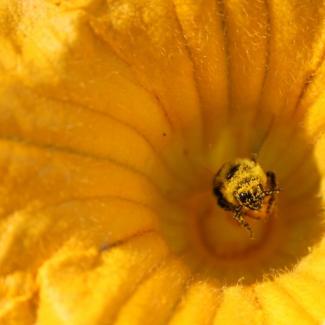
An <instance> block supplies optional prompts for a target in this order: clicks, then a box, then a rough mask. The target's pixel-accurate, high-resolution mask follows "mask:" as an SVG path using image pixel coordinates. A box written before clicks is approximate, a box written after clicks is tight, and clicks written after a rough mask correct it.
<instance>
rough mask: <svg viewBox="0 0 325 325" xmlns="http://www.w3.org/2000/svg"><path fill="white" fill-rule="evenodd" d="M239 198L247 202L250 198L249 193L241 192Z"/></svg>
mask: <svg viewBox="0 0 325 325" xmlns="http://www.w3.org/2000/svg"><path fill="white" fill-rule="evenodd" d="M239 198H240V200H241V201H243V202H245V201H246V200H247V199H248V196H247V193H240V194H239Z"/></svg>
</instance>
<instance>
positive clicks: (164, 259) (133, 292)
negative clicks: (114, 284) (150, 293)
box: [110, 253, 173, 324]
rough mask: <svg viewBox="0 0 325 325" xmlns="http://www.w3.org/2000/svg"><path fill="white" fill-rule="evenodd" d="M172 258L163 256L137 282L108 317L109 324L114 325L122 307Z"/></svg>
mask: <svg viewBox="0 0 325 325" xmlns="http://www.w3.org/2000/svg"><path fill="white" fill-rule="evenodd" d="M172 257H173V254H172V253H169V254H168V255H167V256H165V257H164V258H163V259H162V260H161V261H160V262H159V263H157V264H156V265H155V266H154V267H153V268H152V269H151V270H150V271H149V272H148V274H147V275H146V276H145V277H143V278H142V279H140V280H139V282H138V283H137V284H136V285H135V286H134V287H133V289H132V290H131V291H130V293H129V295H128V296H127V297H125V300H124V301H123V302H122V303H120V305H119V307H117V308H116V309H115V311H114V314H113V316H112V317H110V323H111V324H114V323H115V322H116V320H117V319H118V318H119V316H120V314H121V311H122V308H123V306H125V305H126V304H127V303H128V302H129V301H130V300H131V299H132V297H133V296H134V295H135V294H136V293H137V292H138V290H139V288H140V287H141V286H142V285H143V284H144V283H146V282H147V281H149V280H150V279H151V278H152V277H153V276H154V275H155V274H156V272H158V271H159V270H160V269H161V268H162V267H163V266H164V265H165V264H167V262H168V260H169V259H171V258H172Z"/></svg>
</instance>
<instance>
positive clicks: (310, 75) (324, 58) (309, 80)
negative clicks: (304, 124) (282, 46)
mask: <svg viewBox="0 0 325 325" xmlns="http://www.w3.org/2000/svg"><path fill="white" fill-rule="evenodd" d="M324 44H325V43H324ZM311 51H312V50H311ZM324 62H325V45H324V48H323V51H322V54H321V55H320V58H319V60H318V61H317V63H316V65H315V68H313V69H312V70H311V71H307V72H306V75H305V78H304V81H303V86H302V87H301V90H300V93H299V96H298V98H297V102H296V105H295V106H294V110H293V116H295V114H296V113H297V112H298V111H299V108H300V105H301V103H302V101H303V99H304V98H305V95H306V94H307V93H308V90H309V88H310V87H311V86H312V85H313V81H314V80H315V79H316V77H317V76H318V73H319V71H320V69H321V67H322V65H323V63H324ZM321 93H322V92H320V94H321ZM306 112H307V109H306Z"/></svg>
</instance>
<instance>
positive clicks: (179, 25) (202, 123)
mask: <svg viewBox="0 0 325 325" xmlns="http://www.w3.org/2000/svg"><path fill="white" fill-rule="evenodd" d="M171 2H172V7H173V11H174V15H175V20H176V24H177V26H178V29H179V31H180V35H181V38H182V40H183V42H182V43H183V45H184V48H185V51H186V54H187V57H188V58H189V60H190V62H191V65H192V72H193V81H194V85H195V89H196V93H197V97H198V100H199V107H200V108H199V114H200V122H199V123H200V128H201V132H200V133H201V134H202V143H205V142H204V140H205V137H204V119H203V112H202V94H201V92H200V89H199V85H198V77H197V75H196V72H195V71H196V69H195V62H194V59H193V53H192V51H191V49H190V47H189V45H188V42H187V40H186V37H185V32H184V29H183V27H182V24H181V21H180V19H179V16H178V14H177V10H176V5H175V2H174V0H171Z"/></svg>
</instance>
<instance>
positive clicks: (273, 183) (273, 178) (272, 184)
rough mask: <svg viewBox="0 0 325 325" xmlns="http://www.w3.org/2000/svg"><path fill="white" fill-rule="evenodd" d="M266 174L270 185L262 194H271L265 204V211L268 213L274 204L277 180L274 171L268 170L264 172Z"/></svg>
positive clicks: (277, 191)
mask: <svg viewBox="0 0 325 325" xmlns="http://www.w3.org/2000/svg"><path fill="white" fill-rule="evenodd" d="M266 176H267V179H268V182H269V186H270V190H269V191H265V192H264V194H265V195H269V196H271V198H270V200H269V202H268V205H267V209H266V211H267V213H270V211H271V207H272V205H273V204H274V201H275V194H277V193H279V190H278V189H277V188H276V186H277V182H276V176H275V173H274V172H271V171H268V172H266Z"/></svg>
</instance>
